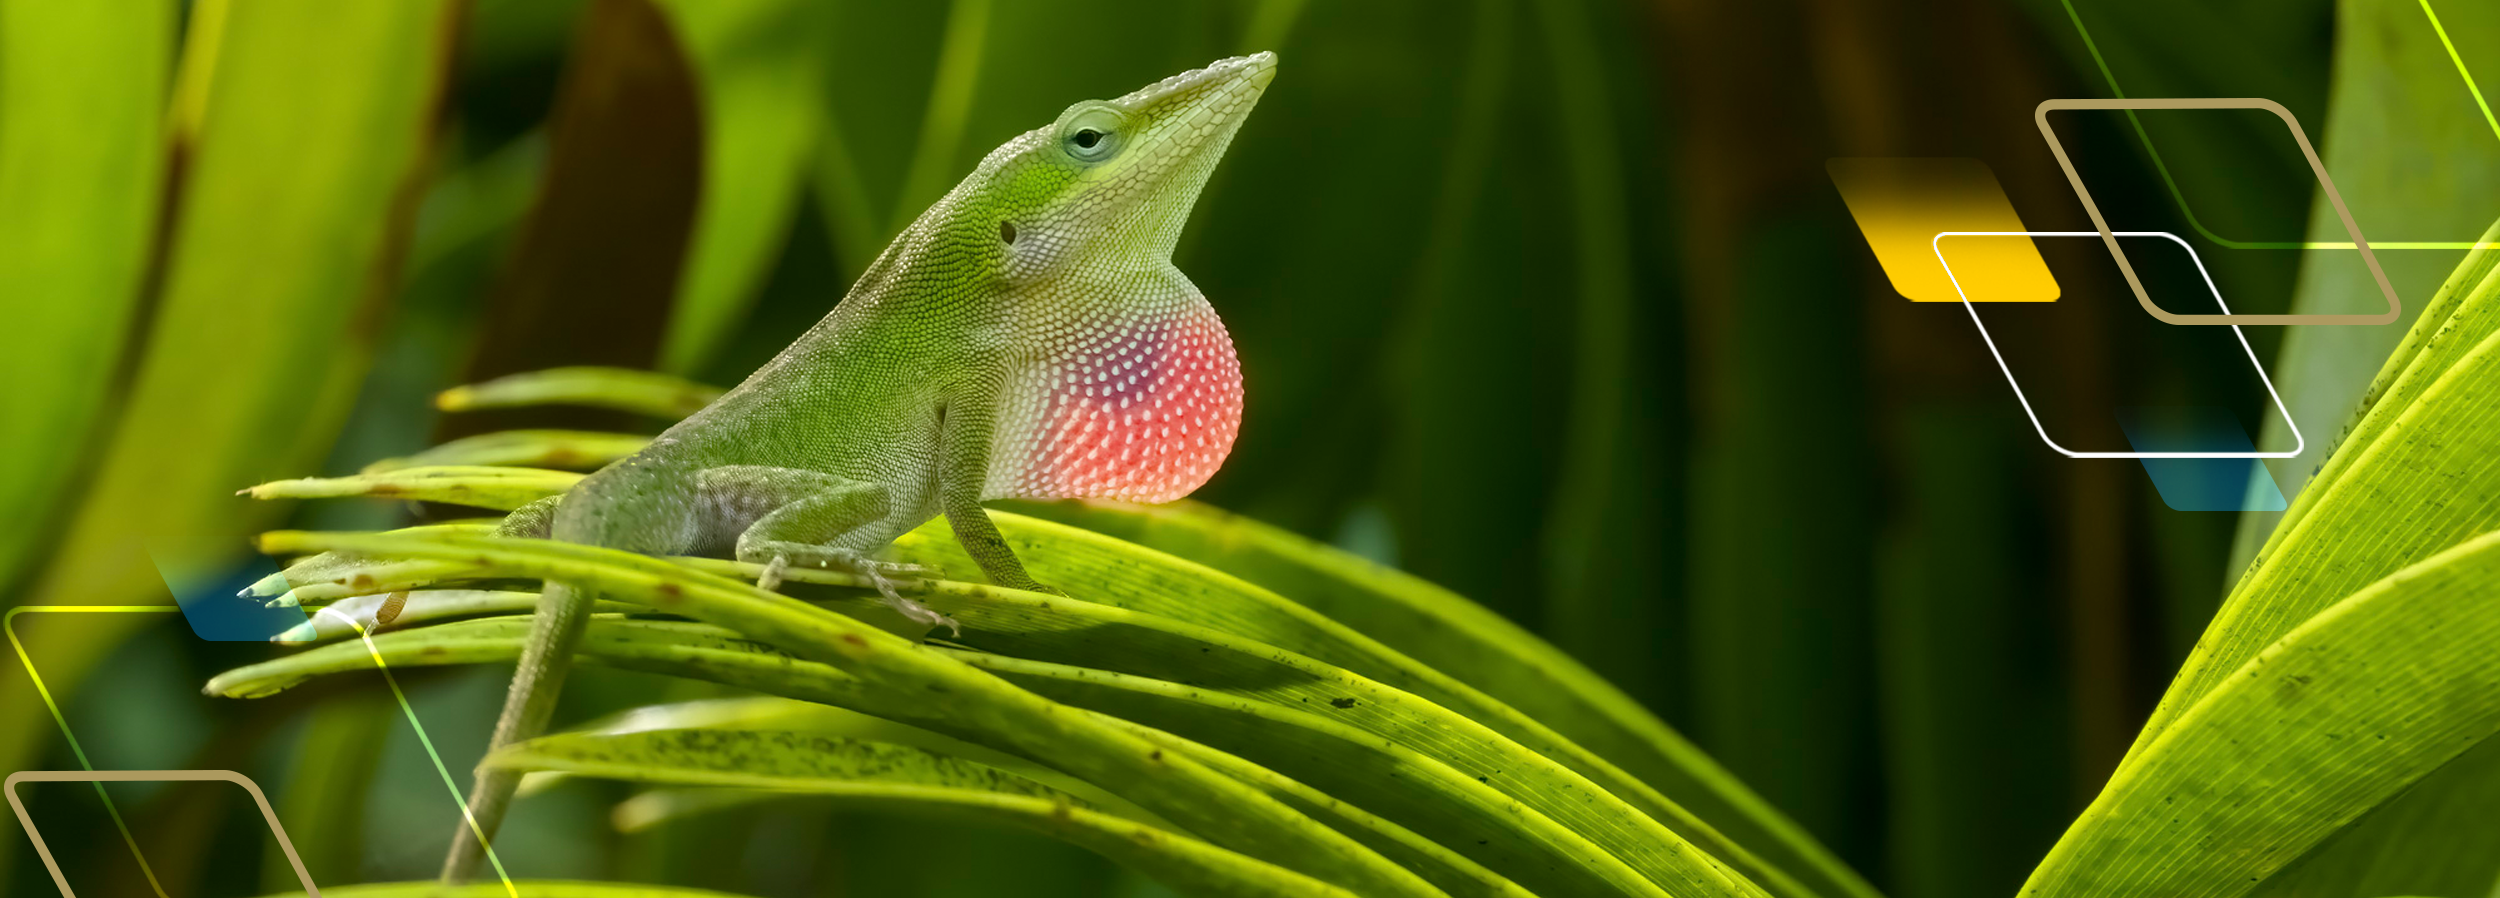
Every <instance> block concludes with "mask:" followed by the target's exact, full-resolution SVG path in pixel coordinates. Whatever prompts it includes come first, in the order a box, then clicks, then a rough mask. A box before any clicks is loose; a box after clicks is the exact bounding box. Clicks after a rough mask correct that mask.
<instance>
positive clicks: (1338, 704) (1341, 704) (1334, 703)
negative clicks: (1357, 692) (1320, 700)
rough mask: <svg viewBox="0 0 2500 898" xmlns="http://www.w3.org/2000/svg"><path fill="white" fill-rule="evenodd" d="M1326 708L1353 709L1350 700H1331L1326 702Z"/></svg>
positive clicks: (1352, 702) (1352, 701)
mask: <svg viewBox="0 0 2500 898" xmlns="http://www.w3.org/2000/svg"><path fill="white" fill-rule="evenodd" d="M1328 706H1329V707H1331V708H1351V707H1354V700H1353V699H1350V698H1332V699H1329V700H1328Z"/></svg>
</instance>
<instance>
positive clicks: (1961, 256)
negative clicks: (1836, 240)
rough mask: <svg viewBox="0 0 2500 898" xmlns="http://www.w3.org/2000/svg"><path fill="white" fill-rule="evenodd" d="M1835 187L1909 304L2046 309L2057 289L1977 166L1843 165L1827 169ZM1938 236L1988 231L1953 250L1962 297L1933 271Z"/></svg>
mask: <svg viewBox="0 0 2500 898" xmlns="http://www.w3.org/2000/svg"><path fill="white" fill-rule="evenodd" d="M1823 168H1824V170H1825V171H1827V172H1830V173H1831V176H1832V184H1833V186H1836V187H1838V188H1840V199H1841V201H1842V202H1844V203H1847V204H1848V206H1849V217H1851V218H1854V219H1856V220H1857V223H1858V231H1859V232H1860V233H1862V234H1864V235H1865V236H1866V244H1867V246H1868V248H1870V249H1873V250H1874V251H1875V261H1876V262H1878V263H1880V264H1882V265H1883V267H1884V277H1885V278H1887V279H1889V280H1891V281H1892V289H1893V290H1895V291H1897V292H1899V293H1900V294H1901V295H1902V296H1905V297H1908V298H1909V299H1910V300H1911V301H1913V302H1954V301H1957V300H1959V299H1961V298H1962V294H1963V293H1965V292H1967V293H1968V294H1969V295H1970V296H1971V299H1972V301H1974V302H2049V301H2052V300H2055V299H2056V298H2057V295H2058V289H2057V281H2056V280H2055V279H2053V278H2051V277H2050V276H2049V266H2048V263H2047V262H2046V261H2043V260H2042V259H2041V258H2040V250H2039V248H2038V247H2036V246H2033V245H2032V242H2031V238H2030V237H2026V236H2023V231H2024V230H2025V229H2024V228H2023V221H2022V219H2021V218H2020V217H2018V216H2017V215H2015V213H2014V204H2013V202H2012V201H2011V200H2008V199H2006V197H2005V188H2004V187H2002V186H2000V185H1999V184H1998V183H1997V176H1996V173H1995V172H1992V171H1989V170H1988V165H1987V163H1984V162H1981V161H1979V160H1977V159H1954V158H1884V157H1860V158H1840V159H1832V160H1829V161H1826V162H1825V163H1824V164H1823ZM1939 231H1964V232H1971V231H1990V232H1997V233H2000V234H2003V235H2004V236H1999V237H1992V238H1973V239H1971V240H1967V241H1963V243H1962V244H1961V245H1957V246H1955V247H1954V248H1953V258H1954V260H1955V261H1956V262H1957V263H1958V265H1959V267H1958V268H1956V269H1955V274H1958V275H1959V276H1960V277H1961V282H1962V284H1963V285H1964V286H1965V287H1967V288H1968V289H1967V290H1966V291H1963V290H1955V289H1954V287H1953V282H1952V279H1951V278H1949V277H1948V276H1947V275H1946V274H1945V272H1944V269H1942V268H1939V267H1937V266H1936V263H1935V252H1934V251H1935V247H1934V244H1933V241H1934V239H1935V236H1936V233H1937V232H1939Z"/></svg>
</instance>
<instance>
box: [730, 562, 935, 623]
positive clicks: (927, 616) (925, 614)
mask: <svg viewBox="0 0 2500 898" xmlns="http://www.w3.org/2000/svg"><path fill="white" fill-rule="evenodd" d="M793 554H801V553H792V552H788V551H783V552H775V553H774V554H773V556H772V558H771V559H770V560H768V561H766V562H764V571H763V573H761V574H759V575H757V576H756V578H755V585H756V586H758V587H761V588H763V589H767V590H771V589H778V588H780V586H781V580H782V577H783V576H785V575H787V574H788V573H789V570H790V567H791V565H792V564H794V563H796V564H804V565H807V566H809V567H816V568H825V569H829V570H849V571H850V572H852V573H855V574H858V575H860V576H862V577H866V578H868V583H869V585H870V586H874V587H876V589H877V595H879V596H882V597H884V598H885V604H886V607H888V608H892V609H894V610H895V611H897V612H900V613H901V614H902V615H903V616H904V617H905V618H909V619H910V620H911V621H912V622H913V623H917V624H920V625H922V626H926V627H937V626H944V627H945V628H947V630H949V631H951V632H953V633H954V634H955V635H957V636H961V635H963V625H962V624H959V623H957V622H956V621H955V619H954V618H951V617H948V616H946V615H945V614H942V613H940V612H938V611H936V610H935V609H932V608H930V607H929V606H927V605H923V604H920V603H919V602H915V601H912V600H910V599H907V598H904V597H903V594H902V593H901V592H900V591H897V590H896V589H895V588H894V581H893V580H892V579H890V578H892V577H897V576H902V577H934V576H942V574H941V572H940V571H939V570H938V569H937V568H934V567H930V566H928V565H921V564H904V563H901V562H895V561H879V560H876V559H874V558H869V557H867V556H865V555H862V554H860V553H858V552H853V551H850V550H847V549H821V548H813V547H811V548H809V549H807V550H805V551H804V552H803V554H801V557H800V560H799V561H797V562H793V561H791V557H792V555H793Z"/></svg>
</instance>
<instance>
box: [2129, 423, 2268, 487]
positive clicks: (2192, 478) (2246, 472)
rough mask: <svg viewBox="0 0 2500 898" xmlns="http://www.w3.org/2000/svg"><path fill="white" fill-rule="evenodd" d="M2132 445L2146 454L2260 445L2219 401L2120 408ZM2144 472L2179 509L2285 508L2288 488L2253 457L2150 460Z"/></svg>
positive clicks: (2243, 449)
mask: <svg viewBox="0 0 2500 898" xmlns="http://www.w3.org/2000/svg"><path fill="white" fill-rule="evenodd" d="M2118 426H2119V427H2120V428H2121V429H2123V430H2125V431H2126V432H2127V444H2128V445H2131V446H2134V447H2135V448H2136V450H2137V451H2143V452H2162V451H2180V452H2248V451H2250V450H2252V449H2254V448H2256V447H2255V444H2254V443H2252V442H2250V441H2249V439H2248V431H2246V430H2244V429H2241V427H2240V420H2239V418H2238V417H2237V416H2235V415H2233V414H2231V410H2230V409H2227V408H2223V407H2221V406H2217V405H2174V406H2120V407H2119V409H2118ZM2143 462H2144V473H2146V474H2150V475H2152V477H2153V488H2154V489H2155V490H2157V491H2159V492H2160V493H2161V501H2162V504H2164V505H2168V506H2170V507H2171V508H2172V509H2173V510H2176V511H2282V510H2283V508H2284V502H2283V490H2282V488H2281V487H2278V486H2276V485H2275V483H2274V475H2273V474H2272V473H2271V472H2268V471H2267V470H2266V467H2265V465H2262V464H2259V463H2258V462H2257V460H2256V459H2253V458H2147V459H2143Z"/></svg>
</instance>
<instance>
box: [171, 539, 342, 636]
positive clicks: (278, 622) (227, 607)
mask: <svg viewBox="0 0 2500 898" xmlns="http://www.w3.org/2000/svg"><path fill="white" fill-rule="evenodd" d="M156 571H157V576H159V577H161V578H163V579H164V581H165V590H166V591H167V592H170V593H173V594H174V602H175V604H177V605H179V606H181V608H182V619H183V620H184V621H185V622H187V623H189V624H190V625H191V632H192V633H193V634H196V635H198V636H199V637H200V638H201V639H205V640H208V641H210V642H266V641H268V640H269V639H270V637H273V636H276V635H278V634H279V633H283V632H286V631H287V630H289V629H291V628H294V627H298V626H301V625H303V623H304V621H305V617H304V609H303V608H301V607H297V606H292V605H280V606H276V607H271V606H269V605H267V604H265V603H263V602H262V601H261V600H259V599H256V598H244V597H242V596H238V595H235V586H236V584H250V583H253V582H255V581H257V580H259V579H261V578H262V577H263V576H266V575H268V574H272V573H276V572H277V565H275V564H272V563H270V562H269V561H267V560H266V559H260V560H255V561H253V562H251V563H249V564H247V565H245V566H244V568H243V569H242V570H240V571H235V570H232V569H231V568H228V569H227V570H225V571H223V572H221V573H220V574H218V575H213V576H182V575H179V574H177V573H176V569H175V568H173V567H171V566H168V565H167V564H166V563H165V562H164V561H163V560H162V559H158V560H157V561H156Z"/></svg>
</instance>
